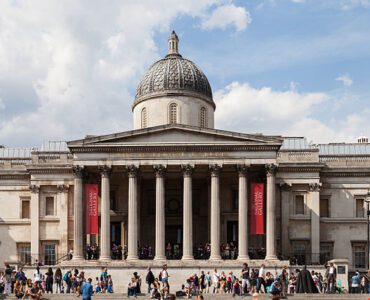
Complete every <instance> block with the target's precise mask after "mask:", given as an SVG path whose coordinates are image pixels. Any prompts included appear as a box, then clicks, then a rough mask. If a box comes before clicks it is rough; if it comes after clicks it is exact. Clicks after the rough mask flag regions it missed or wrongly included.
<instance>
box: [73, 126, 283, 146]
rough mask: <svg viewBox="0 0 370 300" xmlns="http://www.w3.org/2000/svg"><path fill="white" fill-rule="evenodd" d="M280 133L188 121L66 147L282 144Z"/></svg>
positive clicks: (88, 140) (84, 140)
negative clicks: (239, 130) (196, 124)
mask: <svg viewBox="0 0 370 300" xmlns="http://www.w3.org/2000/svg"><path fill="white" fill-rule="evenodd" d="M281 143H282V139H281V137H279V136H264V135H260V134H244V133H237V132H231V131H224V130H217V129H210V128H200V127H193V126H188V125H182V124H176V125H164V126H156V127H150V128H145V129H139V130H133V131H126V132H121V133H115V134H109V135H101V136H90V137H87V138H85V139H82V140H77V141H72V142H69V143H68V147H70V148H73V147H81V146H83V147H89V146H99V145H101V146H103V145H110V146H114V145H117V146H122V145H127V146H128V145H133V146H134V145H147V146H150V145H158V144H159V145H182V144H187V145H189V144H192V145H209V144H223V145H227V144H230V145H235V144H240V145H281Z"/></svg>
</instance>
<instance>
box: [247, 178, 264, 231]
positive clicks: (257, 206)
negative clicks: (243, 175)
mask: <svg viewBox="0 0 370 300" xmlns="http://www.w3.org/2000/svg"><path fill="white" fill-rule="evenodd" d="M263 200H264V185H263V183H252V184H251V210H250V212H251V215H250V226H249V228H250V234H264V233H265V225H264V223H265V222H264V209H263V203H264V201H263Z"/></svg>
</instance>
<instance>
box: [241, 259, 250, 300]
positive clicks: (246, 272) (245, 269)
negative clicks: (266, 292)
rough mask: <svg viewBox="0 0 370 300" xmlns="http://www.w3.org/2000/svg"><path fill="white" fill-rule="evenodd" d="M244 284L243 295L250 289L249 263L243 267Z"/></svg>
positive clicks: (242, 287)
mask: <svg viewBox="0 0 370 300" xmlns="http://www.w3.org/2000/svg"><path fill="white" fill-rule="evenodd" d="M241 277H242V286H241V293H240V294H241V295H244V294H246V293H247V291H248V285H249V267H248V264H247V263H244V264H243V269H242V274H241Z"/></svg>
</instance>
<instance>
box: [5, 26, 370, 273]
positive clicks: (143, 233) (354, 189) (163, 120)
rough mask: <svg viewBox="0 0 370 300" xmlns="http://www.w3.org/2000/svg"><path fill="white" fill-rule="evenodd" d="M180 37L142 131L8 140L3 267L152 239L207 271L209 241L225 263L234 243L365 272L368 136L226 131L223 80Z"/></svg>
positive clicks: (153, 70) (140, 113) (145, 95)
mask: <svg viewBox="0 0 370 300" xmlns="http://www.w3.org/2000/svg"><path fill="white" fill-rule="evenodd" d="M178 43H179V40H178V37H177V35H176V34H175V33H174V32H172V34H171V35H170V37H169V40H168V46H169V47H168V54H167V55H166V56H165V57H164V58H163V59H161V60H159V61H157V62H155V63H154V64H153V65H152V66H151V67H150V68H149V70H148V71H147V72H146V73H145V74H144V76H143V79H142V81H141V82H140V84H139V86H138V88H137V93H136V97H135V101H134V103H133V106H132V111H133V123H134V129H133V130H132V131H126V132H121V133H115V134H108V135H102V136H87V137H86V138H84V139H81V140H76V141H70V142H68V143H59V144H57V143H49V144H48V145H46V146H44V147H43V148H42V149H40V150H36V149H33V150H27V149H9V148H6V147H2V148H0V236H1V243H0V261H4V262H9V263H12V264H34V263H36V262H39V263H41V264H44V265H53V264H57V263H60V262H61V261H64V260H65V259H66V257H67V253H68V252H69V251H70V250H72V249H73V260H72V261H75V262H81V261H83V260H85V259H86V247H87V245H93V244H95V243H96V244H97V245H99V247H100V249H99V261H100V262H108V263H109V262H110V260H111V259H112V253H111V250H112V245H113V243H114V244H115V245H122V246H124V245H126V246H127V257H126V258H125V259H123V260H122V264H125V263H126V262H130V261H138V260H139V259H140V249H141V247H142V246H144V245H146V246H148V247H150V248H151V249H153V259H154V260H156V261H161V262H162V261H165V260H166V247H167V245H168V244H169V243H170V244H171V245H172V247H173V246H174V245H177V246H178V247H179V253H180V257H178V259H181V260H182V261H187V262H190V263H192V264H194V265H196V264H197V256H196V254H195V253H196V251H197V249H198V247H199V246H200V245H205V244H210V253H209V254H210V257H209V258H208V257H207V259H209V260H211V261H219V260H222V259H224V258H225V257H223V256H222V253H221V249H222V245H226V244H229V245H230V244H233V245H235V247H236V249H237V250H236V256H235V257H234V258H236V259H238V260H239V261H240V260H241V261H252V260H253V259H264V260H266V261H270V262H274V261H276V262H279V261H280V260H289V261H290V263H291V264H323V263H325V262H326V261H328V260H330V259H333V258H339V259H348V260H349V266H350V270H355V269H364V268H366V267H367V259H368V253H367V250H366V249H367V248H366V246H367V214H366V210H367V208H366V197H367V194H368V191H369V189H370V144H369V143H368V141H367V140H366V139H362V140H361V141H360V142H357V143H351V144H320V145H312V144H308V143H307V142H306V139H305V138H303V137H282V136H268V135H261V134H245V133H238V132H230V131H224V130H219V129H215V128H214V114H215V109H216V105H215V103H214V101H213V97H212V90H211V86H210V84H209V82H208V80H207V77H206V76H205V75H204V73H203V72H202V71H201V70H200V69H199V67H197V66H196V65H195V64H194V63H193V62H192V61H190V60H188V59H185V58H183V57H182V56H181V55H180V53H179V48H178ZM56 146H58V147H56ZM87 184H93V185H94V184H95V185H98V190H99V191H98V201H97V202H98V209H97V214H98V217H97V218H98V232H97V233H96V234H86V226H87V225H86V218H87V216H86V214H87V213H86V199H85V198H86V197H85V189H86V185H87ZM253 184H262V186H263V198H262V205H261V207H260V211H259V212H260V213H261V215H262V223H260V225H258V226H261V227H263V229H261V228H260V229H261V230H262V233H261V232H259V234H256V233H255V232H254V233H253V232H251V229H250V227H251V220H252V218H253V216H252V214H254V213H255V212H256V211H255V209H256V208H255V206H252V205H251V203H252V202H253V201H254V200H253V199H252V198H253V197H254V196H253V195H254V194H252V193H251V191H252V188H251V187H252V185H253ZM261 224H262V225H261ZM239 261H236V262H235V264H239V263H240V262H239Z"/></svg>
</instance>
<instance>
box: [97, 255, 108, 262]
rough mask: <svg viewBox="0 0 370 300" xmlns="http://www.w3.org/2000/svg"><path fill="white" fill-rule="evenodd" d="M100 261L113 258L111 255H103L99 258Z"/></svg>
mask: <svg viewBox="0 0 370 300" xmlns="http://www.w3.org/2000/svg"><path fill="white" fill-rule="evenodd" d="M99 261H104V262H105V261H106V262H109V261H111V258H110V257H109V256H101V257H100V258H99Z"/></svg>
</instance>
